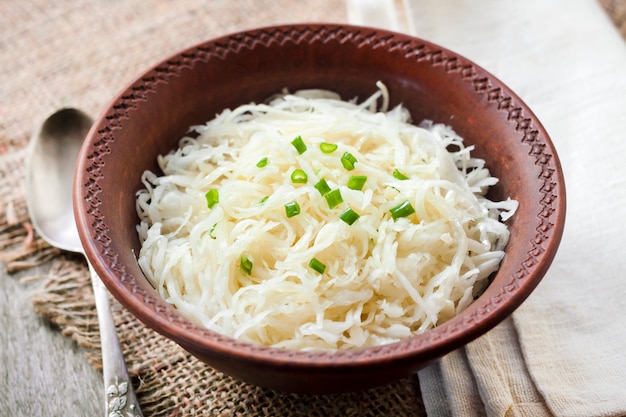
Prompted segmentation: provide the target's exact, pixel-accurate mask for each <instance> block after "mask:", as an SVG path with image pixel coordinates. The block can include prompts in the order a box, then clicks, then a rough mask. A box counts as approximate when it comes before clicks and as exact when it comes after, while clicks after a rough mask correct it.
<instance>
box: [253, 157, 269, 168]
mask: <svg viewBox="0 0 626 417" xmlns="http://www.w3.org/2000/svg"><path fill="white" fill-rule="evenodd" d="M265 165H267V156H264V157H263V158H261V159H260V160H259V162H257V163H256V166H258V167H259V168H263V167H264V166H265Z"/></svg>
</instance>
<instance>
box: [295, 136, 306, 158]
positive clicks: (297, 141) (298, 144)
mask: <svg viewBox="0 0 626 417" xmlns="http://www.w3.org/2000/svg"><path fill="white" fill-rule="evenodd" d="M291 144H292V145H293V147H294V148H296V150H297V151H298V154H300V155H302V154H303V153H304V152H306V145H305V144H304V141H303V140H302V136H297V137H296V138H295V139H294V140H292V141H291Z"/></svg>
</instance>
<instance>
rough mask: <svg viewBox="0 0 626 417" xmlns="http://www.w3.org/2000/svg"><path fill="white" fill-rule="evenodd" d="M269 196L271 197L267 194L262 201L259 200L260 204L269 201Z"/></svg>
mask: <svg viewBox="0 0 626 417" xmlns="http://www.w3.org/2000/svg"><path fill="white" fill-rule="evenodd" d="M268 198H270V196H269V195H266V196H265V197H263V198H262V199H261V201H259V204H263V203H265V202H266V201H267V199H268Z"/></svg>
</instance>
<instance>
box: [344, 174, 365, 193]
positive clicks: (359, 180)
mask: <svg viewBox="0 0 626 417" xmlns="http://www.w3.org/2000/svg"><path fill="white" fill-rule="evenodd" d="M365 181H367V177H366V176H365V175H352V176H351V177H350V178H349V179H348V188H349V189H351V190H358V191H361V190H362V189H363V186H364V185H365Z"/></svg>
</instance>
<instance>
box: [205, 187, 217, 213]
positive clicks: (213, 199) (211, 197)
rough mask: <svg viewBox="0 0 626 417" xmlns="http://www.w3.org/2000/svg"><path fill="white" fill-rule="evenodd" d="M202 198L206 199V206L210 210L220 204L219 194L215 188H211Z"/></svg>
mask: <svg viewBox="0 0 626 417" xmlns="http://www.w3.org/2000/svg"><path fill="white" fill-rule="evenodd" d="M204 197H205V198H206V202H207V205H208V206H209V208H210V209H212V208H213V207H215V205H216V204H217V203H219V202H220V193H219V191H217V190H216V189H215V188H211V189H210V190H209V191H207V193H206V194H205V195H204Z"/></svg>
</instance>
